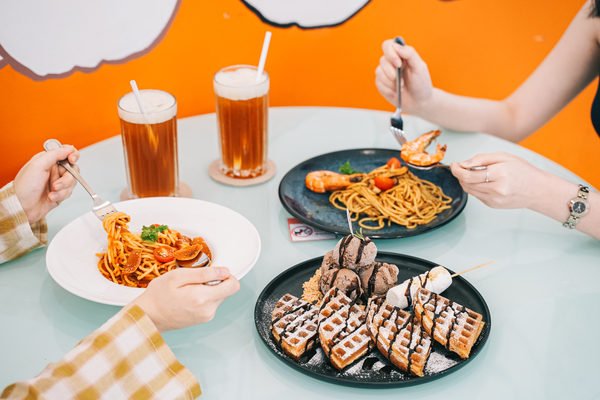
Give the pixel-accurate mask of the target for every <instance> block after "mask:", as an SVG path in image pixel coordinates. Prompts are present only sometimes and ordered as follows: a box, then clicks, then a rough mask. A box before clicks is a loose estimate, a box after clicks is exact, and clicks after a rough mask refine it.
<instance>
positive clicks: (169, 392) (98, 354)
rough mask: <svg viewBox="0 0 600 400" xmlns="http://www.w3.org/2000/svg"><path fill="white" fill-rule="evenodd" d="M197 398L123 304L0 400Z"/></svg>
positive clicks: (148, 324)
mask: <svg viewBox="0 0 600 400" xmlns="http://www.w3.org/2000/svg"><path fill="white" fill-rule="evenodd" d="M201 394H202V392H201V391H200V385H199V384H198V381H197V380H196V378H194V375H192V373H191V372H190V371H189V370H188V369H187V368H185V367H184V366H183V365H181V364H180V363H179V362H178V361H177V359H176V358H175V355H174V354H173V352H172V351H171V349H170V348H169V346H167V344H166V343H165V342H164V340H163V338H162V336H161V335H160V332H158V330H157V329H156V327H155V326H154V324H153V323H152V321H151V320H150V318H149V317H148V316H147V315H146V314H145V313H144V311H142V309H141V308H140V307H138V306H135V305H128V306H126V307H124V308H123V309H122V310H121V311H120V312H119V313H118V314H117V315H115V316H114V317H113V318H111V319H110V320H108V322H107V323H105V324H104V325H103V326H102V327H100V328H99V329H98V330H96V331H95V332H93V333H92V334H91V335H89V336H88V337H86V338H85V339H83V340H82V341H81V342H80V343H79V344H78V345H77V346H76V347H75V348H74V349H73V350H71V351H70V352H69V353H67V355H65V356H64V357H63V358H62V360H60V361H59V362H58V363H52V364H49V365H48V366H47V367H46V368H45V369H44V371H42V373H41V374H40V375H38V376H37V377H35V378H32V379H29V380H26V381H23V382H18V383H14V384H12V385H10V386H8V387H7V388H6V389H4V392H3V393H2V395H0V399H195V398H197V397H198V396H200V395H201Z"/></svg>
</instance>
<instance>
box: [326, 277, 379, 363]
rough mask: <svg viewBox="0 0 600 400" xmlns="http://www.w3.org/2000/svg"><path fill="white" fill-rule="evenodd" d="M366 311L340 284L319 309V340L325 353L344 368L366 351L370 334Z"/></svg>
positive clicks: (331, 290) (369, 342) (333, 289)
mask: <svg viewBox="0 0 600 400" xmlns="http://www.w3.org/2000/svg"><path fill="white" fill-rule="evenodd" d="M365 319H366V314H365V312H364V311H363V310H361V308H360V307H359V306H357V305H356V304H354V303H353V302H352V301H351V300H350V298H349V297H348V296H346V295H345V294H343V293H342V292H341V291H340V290H339V289H338V288H335V287H334V288H331V289H330V290H329V292H327V294H326V295H325V297H324V298H323V302H322V304H321V308H320V310H319V340H320V342H321V347H322V348H323V351H324V352H325V355H326V356H327V357H328V358H329V359H330V361H331V363H332V364H333V366H334V367H336V368H337V369H339V370H341V369H343V368H345V367H346V366H348V365H350V364H352V363H353V362H354V361H355V360H357V359H358V358H360V357H361V356H362V355H364V354H365V353H366V352H367V350H368V348H369V346H370V345H371V338H370V335H369V334H368V332H367V330H366V326H365V325H364V323H365Z"/></svg>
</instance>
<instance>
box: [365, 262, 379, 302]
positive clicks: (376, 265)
mask: <svg viewBox="0 0 600 400" xmlns="http://www.w3.org/2000/svg"><path fill="white" fill-rule="evenodd" d="M381 266H382V264H381V263H379V262H375V263H373V271H372V272H371V277H370V278H369V285H368V289H369V292H368V293H367V296H371V295H372V294H373V292H374V291H375V278H377V272H378V271H379V268H381Z"/></svg>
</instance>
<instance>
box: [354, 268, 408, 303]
mask: <svg viewBox="0 0 600 400" xmlns="http://www.w3.org/2000/svg"><path fill="white" fill-rule="evenodd" d="M359 275H360V282H361V284H362V288H363V291H364V293H365V296H366V297H371V296H373V295H377V296H382V295H384V294H386V293H387V291H388V290H389V289H390V288H391V287H393V286H395V285H396V283H397V282H398V267H396V266H395V265H394V264H388V263H380V262H373V263H371V265H369V266H367V267H364V268H362V269H361V270H360V271H359Z"/></svg>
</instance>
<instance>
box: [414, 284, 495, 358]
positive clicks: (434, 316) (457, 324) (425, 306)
mask: <svg viewBox="0 0 600 400" xmlns="http://www.w3.org/2000/svg"><path fill="white" fill-rule="evenodd" d="M413 307H414V310H415V319H417V320H419V321H420V322H421V323H422V324H423V327H424V328H425V330H426V331H427V333H429V334H430V335H431V336H433V338H434V339H435V340H436V341H437V342H439V343H441V344H442V345H443V346H444V347H446V349H448V350H450V351H453V352H455V353H457V354H458V355H459V356H461V357H462V358H468V357H469V353H471V348H472V347H473V344H475V341H477V338H478V337H479V334H480V333H481V329H482V328H483V325H484V324H485V323H484V322H483V321H482V316H481V314H478V313H476V312H475V311H472V310H469V309H468V308H466V307H464V306H462V305H460V304H457V303H455V302H453V301H450V300H448V299H447V298H445V297H442V296H440V295H438V294H436V293H432V292H430V291H429V290H426V289H423V288H419V289H418V290H417V292H416V293H415V295H414V297H413Z"/></svg>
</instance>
